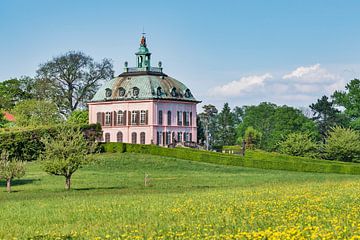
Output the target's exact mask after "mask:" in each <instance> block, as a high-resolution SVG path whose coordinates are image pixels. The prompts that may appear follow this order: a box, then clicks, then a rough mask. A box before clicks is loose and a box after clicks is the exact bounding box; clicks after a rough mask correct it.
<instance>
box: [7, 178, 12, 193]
mask: <svg viewBox="0 0 360 240" xmlns="http://www.w3.org/2000/svg"><path fill="white" fill-rule="evenodd" d="M6 191H7V192H11V178H8V179H6Z"/></svg>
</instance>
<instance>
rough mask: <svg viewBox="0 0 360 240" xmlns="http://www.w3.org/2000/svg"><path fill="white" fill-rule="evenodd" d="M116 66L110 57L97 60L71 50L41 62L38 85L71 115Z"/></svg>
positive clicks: (62, 110)
mask: <svg viewBox="0 0 360 240" xmlns="http://www.w3.org/2000/svg"><path fill="white" fill-rule="evenodd" d="M113 74H114V71H113V65H112V63H111V61H110V60H109V59H103V60H102V61H101V62H99V63H98V62H95V61H94V60H93V59H92V58H91V57H90V56H87V55H85V54H84V53H82V52H74V51H71V52H68V53H65V54H64V55H61V56H58V57H55V58H53V59H52V60H50V61H48V62H46V63H44V64H41V65H40V68H39V69H38V70H37V78H38V80H37V87H38V88H40V89H44V90H45V91H46V92H47V94H46V95H43V96H42V98H45V99H51V100H52V101H53V102H55V103H56V104H57V105H58V108H59V109H60V110H61V113H63V114H65V115H68V114H70V113H71V112H72V111H74V110H75V109H77V108H78V107H82V106H84V104H85V102H86V101H87V100H90V99H91V98H92V97H93V95H94V94H95V92H96V90H97V89H98V87H99V84H100V83H101V80H108V79H110V78H112V77H113Z"/></svg>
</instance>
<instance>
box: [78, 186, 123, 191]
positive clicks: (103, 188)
mask: <svg viewBox="0 0 360 240" xmlns="http://www.w3.org/2000/svg"><path fill="white" fill-rule="evenodd" d="M126 188H127V187H124V186H117V187H115V186H114V187H85V188H72V190H73V191H91V190H112V189H116V190H122V189H126Z"/></svg>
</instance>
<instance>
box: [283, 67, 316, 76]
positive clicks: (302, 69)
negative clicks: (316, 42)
mask: <svg viewBox="0 0 360 240" xmlns="http://www.w3.org/2000/svg"><path fill="white" fill-rule="evenodd" d="M319 69H320V64H319V63H318V64H315V65H313V66H310V67H303V66H301V67H298V68H297V69H295V70H294V71H292V72H291V73H289V74H286V75H284V76H283V79H290V78H301V77H302V76H304V75H306V74H309V73H312V72H316V71H318V70H319Z"/></svg>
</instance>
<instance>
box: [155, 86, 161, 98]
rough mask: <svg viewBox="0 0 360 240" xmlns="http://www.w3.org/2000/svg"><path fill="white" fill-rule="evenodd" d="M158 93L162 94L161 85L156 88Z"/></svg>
mask: <svg viewBox="0 0 360 240" xmlns="http://www.w3.org/2000/svg"><path fill="white" fill-rule="evenodd" d="M156 94H157V95H158V96H159V97H160V96H161V95H162V89H161V87H158V88H157V90H156Z"/></svg>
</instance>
